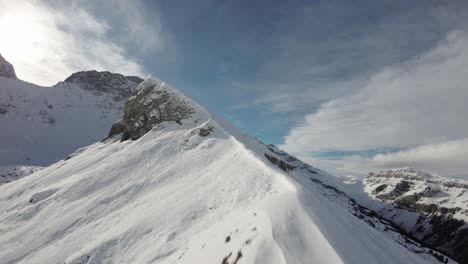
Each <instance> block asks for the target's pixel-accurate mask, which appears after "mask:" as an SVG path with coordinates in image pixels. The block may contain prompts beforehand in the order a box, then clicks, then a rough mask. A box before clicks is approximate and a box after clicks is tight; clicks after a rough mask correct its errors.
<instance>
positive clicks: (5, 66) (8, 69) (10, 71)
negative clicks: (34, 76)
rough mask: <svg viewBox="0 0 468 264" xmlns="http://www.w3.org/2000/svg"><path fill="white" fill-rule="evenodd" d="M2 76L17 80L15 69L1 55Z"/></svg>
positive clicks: (0, 68)
mask: <svg viewBox="0 0 468 264" xmlns="http://www.w3.org/2000/svg"><path fill="white" fill-rule="evenodd" d="M0 76H4V77H7V78H12V79H17V77H16V73H15V68H14V67H13V65H12V64H11V63H9V62H8V61H7V60H6V59H5V58H3V57H2V54H0Z"/></svg>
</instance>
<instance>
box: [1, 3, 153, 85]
mask: <svg viewBox="0 0 468 264" xmlns="http://www.w3.org/2000/svg"><path fill="white" fill-rule="evenodd" d="M106 2H108V1H106ZM120 2H121V1H119V2H116V3H115V5H116V6H120V7H119V8H115V9H114V10H120V9H121V8H123V4H119V3H120ZM132 3H133V1H132ZM89 6H90V5H86V6H85V5H83V6H81V5H80V4H79V3H78V2H73V3H72V4H71V3H70V2H67V3H65V4H64V5H59V4H55V5H48V4H46V3H45V2H43V1H34V0H31V1H27V0H18V1H8V0H0V36H2V41H0V52H1V53H2V54H3V55H4V57H5V58H6V59H7V60H9V61H10V62H11V63H12V64H13V65H14V67H15V70H16V72H17V75H18V77H19V78H21V79H24V80H26V81H30V82H33V83H37V84H41V85H51V84H54V83H56V82H58V81H61V80H63V79H64V78H65V77H67V76H68V75H70V74H71V73H73V72H75V71H79V70H90V69H96V70H109V71H114V72H119V73H122V74H131V75H140V76H144V69H143V67H142V66H141V64H140V63H139V62H138V61H137V60H135V59H134V58H132V57H131V56H130V55H129V54H128V53H127V52H126V44H127V42H125V41H123V40H122V41H117V40H119V35H118V34H112V35H111V34H110V33H111V32H113V33H114V31H115V29H113V28H112V27H111V26H110V23H108V20H109V21H110V18H109V17H108V18H106V19H103V17H104V16H100V17H99V18H98V17H96V15H94V14H93V13H92V10H90V9H89ZM137 6H138V5H137ZM85 7H86V8H85ZM132 10H133V11H132ZM141 10H144V8H143V9H141ZM129 11H132V12H131V15H133V16H135V19H134V20H135V25H136V26H138V25H141V24H143V22H142V21H143V17H145V14H140V15H139V14H138V13H137V11H136V10H135V9H129ZM129 15H130V14H129ZM129 19H130V18H129V17H125V19H124V20H123V21H125V22H126V24H128V25H131V23H130V22H131V21H129ZM110 22H112V21H110ZM158 25H159V24H158ZM134 28H135V26H128V27H127V28H126V31H125V32H126V33H127V34H126V35H125V36H128V39H132V41H133V42H132V43H133V44H135V43H146V42H145V41H146V39H148V42H147V43H150V44H151V45H155V46H157V44H156V42H157V39H158V32H160V28H157V29H156V33H154V32H153V31H150V32H148V36H145V35H144V34H142V33H140V32H139V31H137V30H135V29H134ZM143 30H149V29H147V28H143ZM129 41H130V40H129ZM145 45H146V44H145ZM145 45H143V46H142V47H144V48H146V46H145Z"/></svg>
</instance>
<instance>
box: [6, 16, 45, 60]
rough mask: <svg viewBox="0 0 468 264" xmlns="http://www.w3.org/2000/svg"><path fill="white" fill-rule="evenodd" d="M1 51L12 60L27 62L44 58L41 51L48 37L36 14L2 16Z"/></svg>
mask: <svg viewBox="0 0 468 264" xmlns="http://www.w3.org/2000/svg"><path fill="white" fill-rule="evenodd" d="M0 35H1V36H2V40H1V41H0V51H1V52H2V54H4V55H5V56H6V57H8V58H11V59H12V60H21V61H25V60H28V59H31V58H32V57H38V56H42V54H40V53H39V50H42V49H43V48H44V47H41V46H42V45H44V44H45V43H44V42H45V39H46V36H44V32H43V30H42V29H41V26H40V24H39V23H38V21H35V20H34V14H26V13H11V14H7V15H4V16H0Z"/></svg>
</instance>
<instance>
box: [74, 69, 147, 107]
mask: <svg viewBox="0 0 468 264" xmlns="http://www.w3.org/2000/svg"><path fill="white" fill-rule="evenodd" d="M142 81H143V79H141V78H140V77H136V76H124V75H122V74H118V73H111V72H107V71H103V72H98V71H94V70H93V71H80V72H76V73H73V74H72V75H70V77H68V78H66V79H65V82H67V83H75V84H77V85H79V86H80V87H81V88H83V89H84V90H89V91H92V92H93V93H95V94H101V93H109V94H112V97H113V99H114V100H116V101H118V100H123V99H127V98H128V97H129V96H130V95H131V94H132V92H134V91H135V89H136V87H137V85H138V84H140V83H141V82H142Z"/></svg>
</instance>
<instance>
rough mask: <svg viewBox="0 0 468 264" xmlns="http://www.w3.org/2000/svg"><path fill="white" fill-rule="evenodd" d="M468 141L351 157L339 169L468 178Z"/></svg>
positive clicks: (462, 140)
mask: <svg viewBox="0 0 468 264" xmlns="http://www.w3.org/2000/svg"><path fill="white" fill-rule="evenodd" d="M467 161H468V138H464V139H460V140H453V141H447V142H443V143H439V144H428V145H423V146H418V147H414V148H411V149H408V150H402V151H397V152H392V153H387V154H377V155H375V156H373V157H370V158H365V157H361V156H351V157H347V158H345V159H344V160H343V161H342V162H341V163H342V164H341V166H338V168H340V167H341V168H340V169H341V170H342V171H348V172H358V173H365V172H367V171H370V170H380V169H389V168H401V167H416V168H418V169H422V170H425V171H430V172H435V173H439V174H443V175H445V176H454V177H463V178H466V177H468V162H467Z"/></svg>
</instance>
